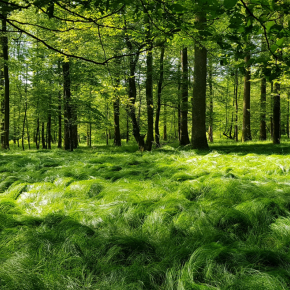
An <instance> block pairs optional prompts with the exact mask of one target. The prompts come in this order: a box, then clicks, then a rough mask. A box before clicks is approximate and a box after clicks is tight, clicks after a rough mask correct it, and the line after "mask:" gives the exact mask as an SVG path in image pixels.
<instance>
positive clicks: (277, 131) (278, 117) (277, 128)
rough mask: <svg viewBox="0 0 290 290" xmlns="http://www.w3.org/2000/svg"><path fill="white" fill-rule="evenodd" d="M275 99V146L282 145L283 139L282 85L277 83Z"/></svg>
mask: <svg viewBox="0 0 290 290" xmlns="http://www.w3.org/2000/svg"><path fill="white" fill-rule="evenodd" d="M274 93H275V94H274V97H273V144H280V138H281V109H280V84H279V83H275V92H274Z"/></svg>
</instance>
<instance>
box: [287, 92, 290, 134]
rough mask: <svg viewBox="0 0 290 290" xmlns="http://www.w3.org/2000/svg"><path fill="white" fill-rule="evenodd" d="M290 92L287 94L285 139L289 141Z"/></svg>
mask: <svg viewBox="0 0 290 290" xmlns="http://www.w3.org/2000/svg"><path fill="white" fill-rule="evenodd" d="M289 103H290V92H288V93H287V137H288V139H289V137H290V136H289V130H290V128H289V117H290V106H289V105H290V104H289Z"/></svg>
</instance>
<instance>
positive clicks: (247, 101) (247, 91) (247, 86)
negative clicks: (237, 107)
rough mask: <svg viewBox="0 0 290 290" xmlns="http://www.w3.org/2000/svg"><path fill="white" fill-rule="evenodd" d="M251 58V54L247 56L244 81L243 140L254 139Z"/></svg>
mask: <svg viewBox="0 0 290 290" xmlns="http://www.w3.org/2000/svg"><path fill="white" fill-rule="evenodd" d="M249 60H250V55H247V56H246V57H245V62H246V73H245V83H244V105H243V136H242V139H243V142H246V141H249V140H252V135H251V113H250V109H251V82H250V80H251V70H250V66H249V65H248V62H249Z"/></svg>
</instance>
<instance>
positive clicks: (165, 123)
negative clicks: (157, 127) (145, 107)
mask: <svg viewBox="0 0 290 290" xmlns="http://www.w3.org/2000/svg"><path fill="white" fill-rule="evenodd" d="M163 112H164V125H163V140H164V141H167V110H166V104H164V111H163Z"/></svg>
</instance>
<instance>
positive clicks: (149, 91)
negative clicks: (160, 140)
mask: <svg viewBox="0 0 290 290" xmlns="http://www.w3.org/2000/svg"><path fill="white" fill-rule="evenodd" d="M147 29H148V30H147V31H148V33H147V40H148V41H149V42H151V40H150V37H151V33H150V27H149V25H148V27H147ZM148 49H149V50H148V51H147V57H146V68H147V71H146V103H147V122H148V123H147V125H148V126H147V138H146V146H145V149H146V150H148V151H151V149H152V144H153V142H154V107H153V54H152V44H151V43H150V45H149V47H148Z"/></svg>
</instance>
